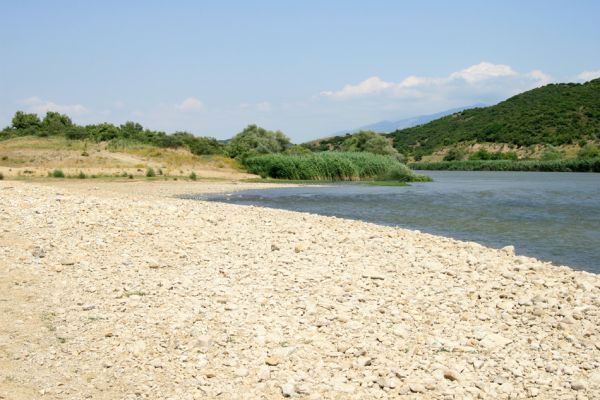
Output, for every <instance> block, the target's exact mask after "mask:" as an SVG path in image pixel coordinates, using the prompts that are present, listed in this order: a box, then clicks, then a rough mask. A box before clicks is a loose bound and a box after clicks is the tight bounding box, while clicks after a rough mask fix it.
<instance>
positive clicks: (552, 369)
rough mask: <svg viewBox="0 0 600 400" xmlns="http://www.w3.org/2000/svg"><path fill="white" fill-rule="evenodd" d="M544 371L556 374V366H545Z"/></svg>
mask: <svg viewBox="0 0 600 400" xmlns="http://www.w3.org/2000/svg"><path fill="white" fill-rule="evenodd" d="M545 370H546V372H548V373H549V374H553V373H555V372H556V370H557V368H556V365H554V364H546V367H545Z"/></svg>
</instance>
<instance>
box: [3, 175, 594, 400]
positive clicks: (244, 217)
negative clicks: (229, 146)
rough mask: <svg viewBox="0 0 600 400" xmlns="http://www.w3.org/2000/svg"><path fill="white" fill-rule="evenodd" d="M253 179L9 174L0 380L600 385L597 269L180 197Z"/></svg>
mask: <svg viewBox="0 0 600 400" xmlns="http://www.w3.org/2000/svg"><path fill="white" fill-rule="evenodd" d="M278 186H279V185H278ZM259 187H265V185H264V184H247V183H238V184H230V183H218V182H215V183H194V182H133V183H123V182H121V183H118V182H90V181H85V182H83V181H82V182H77V181H61V182H51V181H49V182H48V183H45V184H43V185H42V184H35V183H25V182H11V181H1V182H0V221H1V227H2V231H0V235H1V240H0V296H1V297H0V318H2V320H1V321H0V374H1V375H0V393H2V395H3V396H4V397H6V398H7V399H21V398H23V399H25V398H27V399H30V398H45V399H46V398H49V399H65V398H73V397H81V398H86V397H88V398H94V399H113V398H140V397H142V398H169V397H171V398H183V399H187V398H190V399H192V398H216V397H220V398H281V397H282V396H291V397H298V398H315V399H316V398H395V397H399V396H402V395H406V396H408V397H409V398H450V397H452V396H455V397H456V398H470V397H472V398H476V397H478V396H481V397H484V398H485V397H487V398H521V397H527V396H530V397H533V396H537V397H538V398H575V397H577V398H590V399H591V398H596V397H598V396H600V373H598V372H597V371H598V367H599V361H598V360H599V359H600V334H599V333H598V330H597V327H598V325H599V324H600V312H599V311H598V310H599V306H600V300H599V299H600V277H599V276H598V275H594V274H590V273H586V272H578V271H573V270H572V269H570V268H567V267H554V266H551V265H550V264H548V263H542V262H539V261H537V260H535V259H532V258H526V257H519V256H515V255H514V254H513V253H512V251H511V249H510V248H507V249H504V250H494V249H489V248H485V247H483V246H480V245H478V244H475V243H469V242H459V241H455V240H451V239H447V238H443V237H438V236H432V235H428V234H422V233H418V232H415V231H408V230H403V229H398V228H389V227H383V226H378V225H374V224H369V223H364V222H359V221H351V220H344V219H338V218H332V217H323V216H316V215H310V214H302V213H295V212H289V211H283V210H273V209H264V208H258V207H244V206H236V205H230V204H222V203H209V202H202V201H189V200H180V199H175V198H172V196H174V195H180V194H185V193H200V192H209V191H225V192H227V191H234V190H240V189H247V188H259Z"/></svg>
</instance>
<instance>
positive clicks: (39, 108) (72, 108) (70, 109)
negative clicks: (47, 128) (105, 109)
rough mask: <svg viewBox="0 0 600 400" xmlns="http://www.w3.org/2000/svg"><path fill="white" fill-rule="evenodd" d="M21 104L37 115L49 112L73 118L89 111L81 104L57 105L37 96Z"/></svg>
mask: <svg viewBox="0 0 600 400" xmlns="http://www.w3.org/2000/svg"><path fill="white" fill-rule="evenodd" d="M19 104H22V105H25V106H27V107H28V111H30V112H34V113H37V114H45V113H46V112H48V111H55V112H59V113H62V114H68V115H71V116H72V115H81V114H85V113H86V112H88V109H87V108H85V107H84V106H82V105H81V104H57V103H54V102H52V101H47V100H43V99H41V98H39V97H37V96H33V97H28V98H26V99H23V100H20V101H19Z"/></svg>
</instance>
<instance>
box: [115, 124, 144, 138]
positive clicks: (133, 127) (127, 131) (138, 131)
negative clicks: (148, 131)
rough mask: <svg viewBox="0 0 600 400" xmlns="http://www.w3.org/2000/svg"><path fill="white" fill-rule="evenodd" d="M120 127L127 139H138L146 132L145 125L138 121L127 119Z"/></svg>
mask: <svg viewBox="0 0 600 400" xmlns="http://www.w3.org/2000/svg"><path fill="white" fill-rule="evenodd" d="M120 128H121V136H122V137H123V138H125V139H137V138H140V137H141V136H143V133H144V127H143V126H142V125H141V124H138V123H137V122H132V121H127V122H125V123H124V124H123V125H121V127H120Z"/></svg>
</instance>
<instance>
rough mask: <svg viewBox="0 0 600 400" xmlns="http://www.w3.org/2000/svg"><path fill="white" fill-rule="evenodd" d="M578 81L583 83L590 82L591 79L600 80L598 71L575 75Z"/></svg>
mask: <svg viewBox="0 0 600 400" xmlns="http://www.w3.org/2000/svg"><path fill="white" fill-rule="evenodd" d="M577 77H578V78H579V79H581V80H582V81H584V82H587V81H591V80H592V79H596V78H600V69H599V70H596V71H583V72H582V73H580V74H579V75H577Z"/></svg>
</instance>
